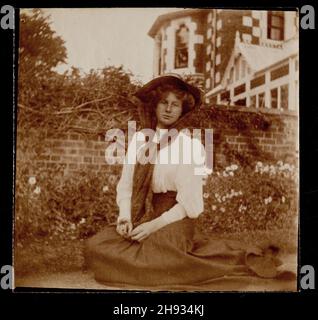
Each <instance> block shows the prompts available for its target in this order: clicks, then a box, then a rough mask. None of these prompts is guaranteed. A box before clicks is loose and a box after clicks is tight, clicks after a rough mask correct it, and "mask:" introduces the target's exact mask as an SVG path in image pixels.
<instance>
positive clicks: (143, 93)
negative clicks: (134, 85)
mask: <svg viewBox="0 0 318 320" xmlns="http://www.w3.org/2000/svg"><path fill="white" fill-rule="evenodd" d="M163 85H173V86H174V87H176V88H178V89H181V90H184V91H187V92H189V93H190V94H191V95H192V96H193V98H194V101H195V105H194V107H197V106H199V105H200V104H201V91H200V90H199V89H198V88H196V87H194V86H192V85H191V84H189V83H187V82H185V81H183V80H182V79H180V78H178V77H175V76H161V77H158V78H155V79H153V80H151V81H149V82H148V83H146V84H145V85H144V86H143V87H142V88H140V89H139V90H138V91H137V92H136V93H135V96H136V97H137V98H139V99H140V100H142V101H145V100H146V99H147V96H148V94H149V92H151V91H152V90H154V89H156V88H157V87H159V86H163Z"/></svg>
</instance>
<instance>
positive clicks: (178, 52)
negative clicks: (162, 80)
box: [175, 24, 189, 69]
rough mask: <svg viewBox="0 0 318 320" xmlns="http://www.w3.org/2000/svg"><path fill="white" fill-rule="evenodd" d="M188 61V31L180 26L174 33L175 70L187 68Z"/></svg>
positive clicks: (184, 26) (183, 26)
mask: <svg viewBox="0 0 318 320" xmlns="http://www.w3.org/2000/svg"><path fill="white" fill-rule="evenodd" d="M188 60H189V29H188V28H187V27H186V25H184V24H182V25H180V27H179V29H178V30H177V31H176V49H175V68H176V69H178V68H187V67H188Z"/></svg>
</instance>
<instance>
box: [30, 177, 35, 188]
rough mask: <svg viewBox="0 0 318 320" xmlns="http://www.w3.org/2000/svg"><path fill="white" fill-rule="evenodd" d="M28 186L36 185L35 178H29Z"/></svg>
mask: <svg viewBox="0 0 318 320" xmlns="http://www.w3.org/2000/svg"><path fill="white" fill-rule="evenodd" d="M28 182H29V184H30V185H31V186H32V185H34V184H36V179H35V177H30V178H29V181H28Z"/></svg>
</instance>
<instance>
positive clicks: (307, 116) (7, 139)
mask: <svg viewBox="0 0 318 320" xmlns="http://www.w3.org/2000/svg"><path fill="white" fill-rule="evenodd" d="M5 4H9V5H12V6H13V7H15V8H23V7H24V8H27V7H28V8H34V7H48V8H49V7H55V8H57V7H109V6H116V7H120V6H123V7H135V6H136V7H138V6H140V7H149V6H153V7H156V6H157V7H220V8H222V7H224V8H241V9H247V8H249V7H252V8H254V9H266V10H269V9H275V8H277V7H281V8H295V7H297V8H299V9H300V8H301V7H302V6H303V5H306V4H309V5H312V6H313V7H314V8H315V10H316V19H317V20H318V5H317V1H292V0H288V1H286V0H285V1H279V0H276V1H270V0H267V1H259V0H258V1H242V0H241V1H239V2H238V1H225V0H223V1H216V0H213V1H212V0H211V1H179V2H176V1H151V2H150V3H146V2H140V1H130V2H128V1H116V2H114V1H113V2H110V1H95V0H94V1H89V0H87V1H86V3H84V2H79V1H66V0H65V1H43V2H42V3H41V2H36V1H10V0H8V1H6V2H4V3H0V7H1V6H3V5H5ZM301 16H302V15H301V14H300V18H301ZM0 17H1V16H0ZM316 28H318V25H317V21H316ZM299 30H300V245H299V251H300V252H299V266H302V265H306V264H309V265H313V266H314V268H315V269H316V272H318V264H317V260H318V259H317V256H318V249H317V247H318V179H317V171H318V135H317V130H318V106H317V93H318V84H317V82H318V81H317V79H318V70H317V69H318V68H317V60H318V55H317V42H318V37H317V29H315V30H310V29H308V30H302V29H301V28H300V29H299ZM17 39H18V28H17V25H16V39H14V37H13V31H12V30H2V29H1V28H0V79H1V85H0V90H1V91H0V92H1V95H0V98H1V100H0V110H1V116H0V121H1V122H0V129H1V135H0V141H1V149H0V150H1V153H0V161H1V166H0V170H1V176H0V199H1V203H0V266H2V265H8V264H10V265H11V264H12V217H13V187H14V177H13V173H14V170H13V169H14V168H13V166H14V148H13V146H14V143H13V142H14V127H15V118H14V115H15V112H14V107H13V106H14V103H15V98H14V90H13V89H14V85H13V84H14V81H15V79H14V77H13V63H14V62H15V63H17V61H14V56H13V53H14V46H13V44H14V42H15V44H16V45H17V44H18V42H17ZM16 70H17V69H16ZM316 277H318V275H316ZM316 286H317V281H316ZM30 291H32V290H30ZM52 291H54V290H46V292H43V291H42V292H34V290H33V292H27V293H21V292H19V293H13V292H11V291H10V290H2V289H0V306H1V308H2V312H4V309H7V312H8V315H10V316H14V315H15V314H16V313H18V312H20V311H22V313H23V314H25V315H26V314H27V313H28V314H29V315H32V316H41V318H42V317H45V318H46V317H47V316H49V315H53V316H58V317H60V316H63V315H68V316H73V317H74V316H75V315H76V314H77V313H79V314H81V315H83V316H87V317H90V318H91V317H92V316H93V312H94V313H95V312H98V313H99V315H100V316H101V317H102V318H105V319H124V318H125V317H120V316H118V317H114V316H112V310H113V307H114V306H115V305H116V306H118V305H119V304H120V303H122V304H124V305H126V306H129V305H139V306H151V305H152V306H154V305H156V304H173V303H179V304H182V303H187V304H191V303H192V304H204V305H205V315H204V319H213V318H216V317H220V316H221V317H227V316H229V315H230V314H231V315H234V316H235V317H244V318H245V317H246V316H247V317H250V316H251V317H253V318H254V317H259V316H261V315H264V316H267V317H275V318H276V317H278V316H284V317H285V316H286V314H287V313H290V312H291V311H292V312H293V314H294V315H295V316H296V317H302V318H303V317H304V318H305V317H306V314H307V313H308V312H309V310H310V309H313V312H312V313H311V315H310V317H313V318H315V317H317V316H315V314H316V313H317V311H315V310H314V306H315V305H314V300H316V301H317V302H318V300H317V295H316V292H317V291H316V290H300V292H296V293H210V294H208V293H180V294H179V293H115V292H113V293H110V292H104V293H101V292H86V291H82V292H81V291H77V292H74V291H71V290H64V291H61V290H59V293H54V292H52ZM317 307H318V306H317ZM127 318H128V319H129V318H130V319H134V318H135V317H134V316H130V317H126V318H125V319H127ZM151 318H152V319H155V317H154V316H152V317H151ZM158 318H161V319H167V318H169V319H170V318H177V317H176V316H158ZM195 318H198V319H202V317H191V319H195ZM135 319H136V318H135Z"/></svg>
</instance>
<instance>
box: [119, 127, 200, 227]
mask: <svg viewBox="0 0 318 320" xmlns="http://www.w3.org/2000/svg"><path fill="white" fill-rule="evenodd" d="M165 132H166V130H163V129H160V130H159V129H157V132H156V135H155V136H154V139H153V142H156V143H158V142H159V140H160V137H161V136H162V135H163V134H164V133H165ZM137 141H138V142H141V143H138V142H137ZM136 142H137V145H138V146H139V147H138V148H137V151H136V152H133V150H132V148H133V146H135V145H136ZM144 142H145V136H144V135H143V134H142V133H141V132H137V133H136V134H135V135H134V137H133V138H132V141H131V143H130V144H129V146H128V152H127V154H126V158H125V163H124V165H123V170H122V175H121V178H120V180H119V182H118V185H117V197H116V202H117V204H118V206H119V217H120V218H128V219H129V218H130V217H131V195H132V186H133V174H134V167H135V165H134V164H130V163H131V162H132V161H134V160H135V159H136V154H137V155H138V152H139V151H140V148H141V147H142V145H143V144H144ZM130 152H131V153H130ZM169 155H170V157H169ZM128 160H130V161H131V162H130V163H128ZM135 161H136V160H135ZM204 161H205V151H204V147H203V145H202V144H201V142H200V141H199V140H198V139H193V138H191V137H189V136H188V135H186V134H185V133H183V132H180V133H179V134H178V137H177V138H176V139H175V140H174V141H173V142H172V143H171V144H169V145H168V146H166V147H164V148H162V149H160V150H159V151H158V153H157V158H156V162H155V166H154V172H153V176H152V185H151V186H152V191H153V192H154V193H165V192H167V191H176V192H177V197H176V200H177V203H176V204H175V205H174V206H173V207H172V208H171V209H170V210H168V211H166V212H164V213H163V214H162V215H161V218H162V219H164V220H165V222H166V223H167V224H168V223H172V222H174V221H178V220H181V219H183V218H185V217H187V216H188V217H190V218H197V217H198V216H199V214H200V213H202V212H203V195H202V189H203V179H202V178H203V172H204Z"/></svg>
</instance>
